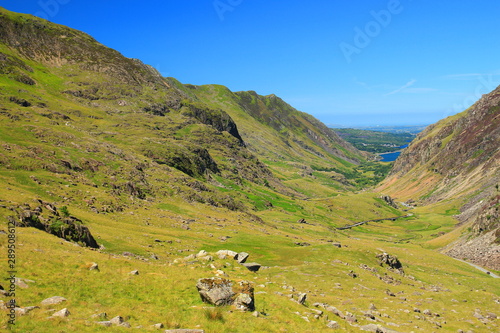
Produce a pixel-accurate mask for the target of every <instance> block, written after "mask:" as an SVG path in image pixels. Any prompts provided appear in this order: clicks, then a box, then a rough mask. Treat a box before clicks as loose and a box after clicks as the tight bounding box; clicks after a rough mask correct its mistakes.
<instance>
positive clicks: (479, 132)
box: [379, 87, 500, 269]
mask: <svg viewBox="0 0 500 333" xmlns="http://www.w3.org/2000/svg"><path fill="white" fill-rule="evenodd" d="M499 166H500V87H499V88H497V89H495V90H494V91H492V92H491V93H489V94H487V95H484V96H483V97H482V98H481V99H480V100H479V101H478V102H477V103H475V104H474V105H473V106H471V107H470V108H469V109H467V110H466V111H464V112H462V113H460V114H457V115H454V116H451V117H448V118H446V119H444V120H442V121H440V122H438V123H436V124H434V125H431V126H429V127H428V128H427V129H426V130H424V131H423V132H422V133H420V134H419V135H418V137H417V138H416V139H415V140H414V141H413V142H411V144H410V145H409V147H408V148H407V149H405V151H404V152H403V153H402V154H401V156H400V157H399V158H398V160H397V161H396V162H395V164H394V167H393V169H392V171H391V173H390V175H389V176H388V177H387V179H386V180H385V181H384V182H383V183H382V185H381V186H380V188H379V190H380V191H383V192H385V193H389V194H391V195H392V196H395V197H398V198H399V199H400V200H409V199H412V200H413V201H416V202H418V203H419V204H421V205H427V204H432V203H437V202H445V201H448V202H455V203H456V204H457V205H458V206H459V207H461V208H460V214H459V215H458V216H457V219H458V220H459V221H460V223H461V224H464V223H470V229H469V230H470V234H468V235H466V236H465V237H464V238H463V239H462V240H461V241H460V242H459V243H457V244H455V247H454V248H453V249H452V250H450V251H449V253H450V254H452V255H454V256H456V257H460V258H469V259H472V260H474V261H476V262H478V263H482V264H485V262H488V263H489V265H490V266H492V267H496V268H497V269H499V267H500V256H499V250H500V247H498V246H497V245H493V246H490V245H491V244H492V243H493V244H498V243H499V241H500V238H499V237H498V236H500V229H499V228H500V223H499V219H498V209H499V204H498V195H499V194H500V192H499V185H500V168H499ZM470 236H472V237H473V238H475V237H480V239H483V241H476V242H475V243H474V245H473V244H472V243H471V240H470V239H468V237H470ZM473 248H474V249H473ZM486 258H487V259H486Z"/></svg>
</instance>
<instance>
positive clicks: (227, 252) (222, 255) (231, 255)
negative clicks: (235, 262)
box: [215, 250, 238, 259]
mask: <svg viewBox="0 0 500 333" xmlns="http://www.w3.org/2000/svg"><path fill="white" fill-rule="evenodd" d="M215 254H216V255H217V256H218V257H219V259H226V257H229V258H231V259H235V258H236V256H237V255H238V253H237V252H234V251H231V250H219V251H217V252H216V253H215Z"/></svg>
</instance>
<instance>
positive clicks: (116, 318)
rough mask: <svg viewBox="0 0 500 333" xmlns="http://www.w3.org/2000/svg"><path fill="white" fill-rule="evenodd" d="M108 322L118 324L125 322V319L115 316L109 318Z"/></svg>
mask: <svg viewBox="0 0 500 333" xmlns="http://www.w3.org/2000/svg"><path fill="white" fill-rule="evenodd" d="M110 322H111V324H114V325H120V324H123V323H124V322H125V320H123V317H120V316H116V317H114V318H113V319H111V320H110Z"/></svg>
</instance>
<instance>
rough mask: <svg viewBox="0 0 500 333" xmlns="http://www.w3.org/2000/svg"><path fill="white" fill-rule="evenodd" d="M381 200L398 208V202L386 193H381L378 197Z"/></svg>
mask: <svg viewBox="0 0 500 333" xmlns="http://www.w3.org/2000/svg"><path fill="white" fill-rule="evenodd" d="M380 198H381V199H382V200H384V201H385V202H386V203H387V204H388V205H389V206H391V207H394V208H396V209H397V208H399V207H398V204H397V203H395V202H394V200H393V199H392V198H391V197H390V196H388V195H383V196H381V197H380Z"/></svg>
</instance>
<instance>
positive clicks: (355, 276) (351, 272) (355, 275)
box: [347, 271, 358, 279]
mask: <svg viewBox="0 0 500 333" xmlns="http://www.w3.org/2000/svg"><path fill="white" fill-rule="evenodd" d="M347 275H349V276H350V277H352V278H353V279H355V278H357V277H358V274H356V273H354V271H349V273H348V274H347Z"/></svg>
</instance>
